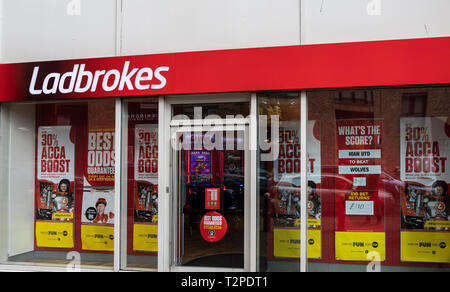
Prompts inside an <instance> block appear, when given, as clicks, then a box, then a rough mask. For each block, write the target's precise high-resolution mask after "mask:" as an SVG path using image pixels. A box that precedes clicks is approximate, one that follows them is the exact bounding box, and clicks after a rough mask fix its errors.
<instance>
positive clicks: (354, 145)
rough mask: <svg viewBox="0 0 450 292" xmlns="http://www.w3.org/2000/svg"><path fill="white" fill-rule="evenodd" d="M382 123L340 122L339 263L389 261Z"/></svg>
mask: <svg viewBox="0 0 450 292" xmlns="http://www.w3.org/2000/svg"><path fill="white" fill-rule="evenodd" d="M382 135H383V121H382V120H373V119H371V120H338V121H336V139H337V141H336V145H337V153H336V165H337V168H338V169H337V175H336V177H335V186H336V187H335V192H336V199H335V217H336V223H335V224H336V234H335V249H336V260H344V261H369V260H371V259H369V258H367V255H368V253H369V252H372V251H375V252H378V253H379V256H380V257H379V259H380V260H381V261H384V259H385V233H384V198H383V196H382V194H383V190H384V187H383V186H382V185H379V182H380V176H381V175H382V149H381V142H382Z"/></svg>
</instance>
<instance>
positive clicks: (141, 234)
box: [133, 224, 158, 252]
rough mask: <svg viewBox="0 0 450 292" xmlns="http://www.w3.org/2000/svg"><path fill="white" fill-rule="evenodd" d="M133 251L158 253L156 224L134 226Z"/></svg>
mask: <svg viewBox="0 0 450 292" xmlns="http://www.w3.org/2000/svg"><path fill="white" fill-rule="evenodd" d="M133 250H135V251H148V252H157V251H158V225H157V224H134V228H133Z"/></svg>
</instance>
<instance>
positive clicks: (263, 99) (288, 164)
mask: <svg viewBox="0 0 450 292" xmlns="http://www.w3.org/2000/svg"><path fill="white" fill-rule="evenodd" d="M258 115H259V116H258V119H259V132H258V143H259V146H258V149H259V152H258V153H259V154H258V174H257V175H258V181H257V184H258V188H259V202H260V204H259V208H260V210H259V222H260V224H259V226H260V228H259V271H261V272H265V271H293V272H296V271H300V155H301V152H300V96H299V94H298V93H296V92H294V93H283V92H272V93H259V94H258ZM277 145H278V147H277ZM276 149H278V151H277V150H276Z"/></svg>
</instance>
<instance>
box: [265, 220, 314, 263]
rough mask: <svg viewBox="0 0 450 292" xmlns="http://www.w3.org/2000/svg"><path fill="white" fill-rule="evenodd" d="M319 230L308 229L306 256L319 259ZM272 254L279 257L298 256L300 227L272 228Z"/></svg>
mask: <svg viewBox="0 0 450 292" xmlns="http://www.w3.org/2000/svg"><path fill="white" fill-rule="evenodd" d="M321 236H322V235H321V230H308V250H307V254H308V258H310V259H320V258H321V256H322V249H321V245H322V244H321V240H322V237H321ZM273 255H274V256H275V257H280V258H298V259H299V258H300V229H297V228H274V230H273Z"/></svg>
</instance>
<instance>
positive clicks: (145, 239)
mask: <svg viewBox="0 0 450 292" xmlns="http://www.w3.org/2000/svg"><path fill="white" fill-rule="evenodd" d="M134 136H135V141H134V142H135V144H134V180H135V183H134V225H133V250H134V251H146V252H157V251H158V125H157V124H138V125H136V126H135V135H134Z"/></svg>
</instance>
